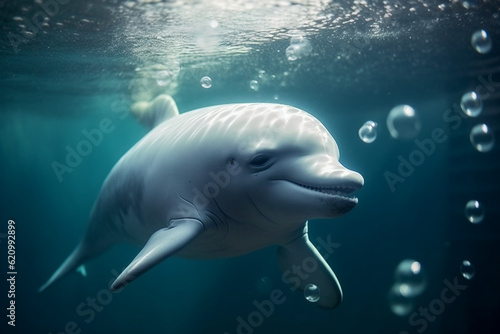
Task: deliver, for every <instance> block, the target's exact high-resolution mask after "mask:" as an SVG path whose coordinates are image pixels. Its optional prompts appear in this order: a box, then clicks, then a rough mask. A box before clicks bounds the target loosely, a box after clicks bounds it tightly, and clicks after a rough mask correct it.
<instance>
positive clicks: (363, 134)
mask: <svg viewBox="0 0 500 334" xmlns="http://www.w3.org/2000/svg"><path fill="white" fill-rule="evenodd" d="M377 127H378V124H377V123H375V122H373V121H367V122H365V124H363V126H361V127H360V128H359V131H358V135H359V138H360V139H361V140H362V141H364V142H365V143H368V144H370V143H373V142H374V141H375V139H377Z"/></svg>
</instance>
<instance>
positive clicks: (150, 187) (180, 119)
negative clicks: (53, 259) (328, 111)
mask: <svg viewBox="0 0 500 334" xmlns="http://www.w3.org/2000/svg"><path fill="white" fill-rule="evenodd" d="M139 111H140V112H138V111H137V110H136V114H137V115H136V116H138V118H139V119H140V120H141V121H142V122H143V123H147V124H149V125H150V126H155V127H154V128H153V129H152V130H151V131H150V132H149V133H148V134H146V136H145V137H144V138H142V139H141V140H140V141H139V142H138V143H137V144H136V145H134V146H133V147H132V148H131V149H130V150H129V151H128V152H127V153H126V154H125V155H124V156H123V157H122V158H121V159H120V160H119V161H118V163H117V164H116V165H115V166H114V168H113V169H112V170H111V172H110V173H109V175H108V177H107V178H106V180H105V182H104V184H103V186H102V189H101V192H100V194H99V197H98V198H97V200H96V202H95V205H94V208H93V210H92V213H91V216H90V221H89V226H88V229H87V231H86V233H85V235H84V237H83V239H82V241H81V242H80V244H79V245H78V246H77V248H76V249H75V250H74V252H73V253H72V254H71V255H70V256H69V257H68V259H67V260H66V261H65V262H64V263H63V264H62V265H61V267H60V268H59V269H58V270H57V271H56V272H55V273H54V275H53V276H52V277H51V278H50V279H49V280H48V282H47V283H46V284H45V285H44V286H42V288H41V289H40V290H44V289H45V288H47V287H48V286H49V285H50V284H52V283H53V282H54V281H55V280H57V279H59V278H60V277H62V276H64V275H66V274H67V273H68V272H70V271H72V270H74V269H75V268H77V267H78V266H80V265H82V264H83V263H84V262H86V261H87V260H89V259H90V258H92V257H94V256H97V255H99V254H100V253H102V252H103V251H105V250H106V249H108V248H109V247H110V246H112V245H113V244H115V243H121V242H130V243H134V244H137V245H140V246H143V249H142V250H141V252H140V253H139V254H138V255H137V257H136V258H135V259H134V260H133V261H132V262H131V263H130V265H129V266H128V267H127V268H126V269H125V270H124V271H123V272H122V274H121V275H120V276H119V277H118V278H117V279H116V281H115V282H114V283H113V285H112V286H111V288H112V289H118V288H120V287H122V286H124V285H126V284H127V283H128V282H130V281H132V280H133V279H135V278H136V277H138V276H139V275H141V274H142V273H144V272H145V271H147V270H149V269H150V268H151V267H153V266H154V265H156V264H157V263H159V262H160V261H162V260H163V259H165V258H167V257H169V256H170V255H173V254H175V255H178V256H181V257H186V258H195V259H207V258H219V257H231V256H237V255H241V254H246V253H249V252H252V251H255V250H258V249H261V248H264V247H267V246H270V245H278V246H279V248H278V262H279V265H280V267H281V269H282V270H283V271H285V272H286V270H287V269H291V268H292V267H293V266H294V265H300V264H301V263H302V262H303V261H304V260H305V259H308V258H311V259H313V260H314V261H315V263H316V264H317V269H315V270H314V271H313V272H312V273H310V274H309V275H308V278H307V279H303V280H302V281H301V282H300V283H299V285H300V287H301V288H304V287H305V286H306V285H307V284H310V283H312V284H316V285H317V286H318V287H319V288H320V291H321V297H320V300H319V301H318V304H319V305H320V306H322V307H326V308H333V307H335V306H337V305H338V304H339V303H340V301H341V299H342V292H341V289H340V285H339V283H338V281H337V279H336V277H335V275H334V273H333V271H332V270H331V269H330V267H329V266H328V264H327V263H326V261H325V260H324V259H323V258H322V257H321V255H320V254H319V252H318V251H317V250H316V249H315V248H314V246H313V245H312V244H311V243H310V242H309V240H308V237H307V220H308V219H312V218H330V217H337V216H340V215H342V214H344V213H346V212H347V211H349V210H350V209H352V208H353V207H354V206H355V205H356V203H357V199H356V198H354V197H350V196H349V195H348V194H349V193H351V192H352V191H354V190H357V189H359V188H361V186H362V184H363V178H362V177H361V175H359V174H357V173H355V172H353V171H350V170H348V169H346V168H345V167H343V166H342V165H341V164H340V163H339V162H338V156H339V152H338V148H337V145H336V143H335V140H334V139H333V137H332V136H331V135H330V133H329V132H328V131H327V130H326V128H325V127H324V126H323V125H322V124H321V123H320V122H319V121H318V120H317V119H316V118H314V117H313V116H311V115H310V114H308V113H306V112H304V111H302V110H300V109H297V108H294V107H290V106H286V105H279V104H265V103H256V104H231V105H220V106H213V107H207V108H202V109H197V110H193V111H190V112H187V113H183V114H180V115H179V114H178V112H177V108H176V106H175V103H174V102H173V100H172V99H171V98H170V97H168V96H164V95H163V96H159V97H158V98H157V99H155V100H154V101H153V102H152V103H150V104H148V105H146V106H142V109H140V110H139Z"/></svg>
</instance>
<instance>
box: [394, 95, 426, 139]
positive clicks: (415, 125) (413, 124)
mask: <svg viewBox="0 0 500 334" xmlns="http://www.w3.org/2000/svg"><path fill="white" fill-rule="evenodd" d="M421 127H422V124H421V123H420V120H419V118H418V115H417V113H416V112H415V110H414V109H413V108H412V107H410V106H409V105H405V104H402V105H398V106H395V107H394V108H392V109H391V111H390V112H389V115H388V116H387V129H388V130H389V133H390V134H391V136H392V137H393V138H395V139H413V138H415V137H416V136H417V135H418V133H419V132H420V129H421Z"/></svg>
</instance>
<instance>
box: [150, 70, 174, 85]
mask: <svg viewBox="0 0 500 334" xmlns="http://www.w3.org/2000/svg"><path fill="white" fill-rule="evenodd" d="M154 78H155V79H156V83H157V84H158V86H166V85H168V84H169V83H170V82H172V79H173V78H172V74H171V73H170V72H169V71H166V70H163V71H158V72H156V74H155V77H154Z"/></svg>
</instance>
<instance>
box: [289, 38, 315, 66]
mask: <svg viewBox="0 0 500 334" xmlns="http://www.w3.org/2000/svg"><path fill="white" fill-rule="evenodd" d="M311 53H312V45H311V42H309V40H308V39H307V38H305V37H303V36H301V35H295V36H292V38H291V39H290V46H288V47H287V48H286V50H285V54H286V58H287V59H288V61H295V60H297V59H299V58H302V57H306V56H309V55H310V54H311Z"/></svg>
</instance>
